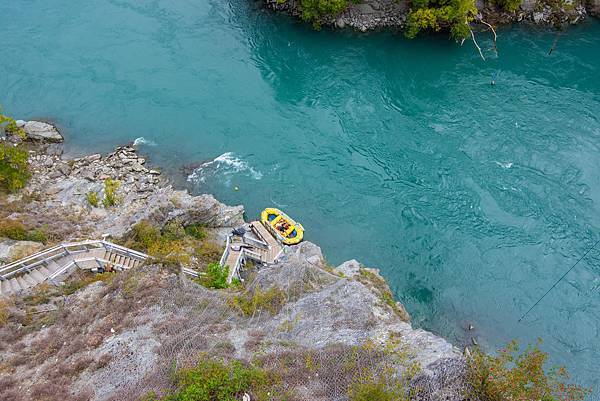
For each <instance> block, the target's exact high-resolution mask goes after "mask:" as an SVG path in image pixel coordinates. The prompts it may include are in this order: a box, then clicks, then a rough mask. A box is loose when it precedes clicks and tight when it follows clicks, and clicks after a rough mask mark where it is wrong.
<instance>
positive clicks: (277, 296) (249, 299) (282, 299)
mask: <svg viewBox="0 0 600 401" xmlns="http://www.w3.org/2000/svg"><path fill="white" fill-rule="evenodd" d="M230 302H231V305H232V306H233V307H234V308H237V309H239V310H240V311H241V312H242V313H243V314H244V315H246V316H253V315H254V314H255V313H256V312H258V311H261V310H266V311H267V312H269V313H270V314H271V315H275V314H277V313H279V311H280V310H281V308H283V305H285V303H286V302H287V298H286V296H285V293H284V292H283V291H282V290H281V289H279V288H277V287H271V288H269V289H268V290H266V291H263V290H262V289H261V288H260V287H257V288H256V289H255V290H254V292H253V293H250V292H248V293H245V294H243V295H237V296H235V297H234V298H233V299H232V300H231V301H230Z"/></svg>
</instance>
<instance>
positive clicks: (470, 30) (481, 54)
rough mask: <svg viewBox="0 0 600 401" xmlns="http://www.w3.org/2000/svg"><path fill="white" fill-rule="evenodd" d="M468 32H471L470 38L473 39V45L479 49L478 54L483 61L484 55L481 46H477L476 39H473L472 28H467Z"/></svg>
mask: <svg viewBox="0 0 600 401" xmlns="http://www.w3.org/2000/svg"><path fill="white" fill-rule="evenodd" d="M469 32H471V39H473V43H474V44H475V47H476V48H477V50H479V55H480V56H481V58H482V60H483V61H485V57H483V53H482V52H481V47H479V45H478V44H477V41H476V40H475V34H474V33H473V30H472V29H471V28H469Z"/></svg>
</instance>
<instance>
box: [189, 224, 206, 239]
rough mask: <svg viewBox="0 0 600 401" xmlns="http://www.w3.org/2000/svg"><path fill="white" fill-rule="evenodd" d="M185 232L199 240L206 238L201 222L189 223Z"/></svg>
mask: <svg viewBox="0 0 600 401" xmlns="http://www.w3.org/2000/svg"><path fill="white" fill-rule="evenodd" d="M185 233H186V234H187V235H189V236H190V237H193V238H196V239H197V240H200V241H202V240H203V239H205V238H206V228H204V226H203V225H202V224H190V225H189V226H187V227H186V228H185Z"/></svg>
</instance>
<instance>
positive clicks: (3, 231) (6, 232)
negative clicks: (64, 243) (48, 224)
mask: <svg viewBox="0 0 600 401" xmlns="http://www.w3.org/2000/svg"><path fill="white" fill-rule="evenodd" d="M0 237H5V238H9V239H14V240H16V241H35V242H42V243H46V242H47V241H48V238H47V237H46V232H45V230H44V229H41V228H37V229H34V230H28V229H27V228H26V227H25V226H24V225H23V223H21V222H20V221H18V220H11V219H5V220H2V221H0Z"/></svg>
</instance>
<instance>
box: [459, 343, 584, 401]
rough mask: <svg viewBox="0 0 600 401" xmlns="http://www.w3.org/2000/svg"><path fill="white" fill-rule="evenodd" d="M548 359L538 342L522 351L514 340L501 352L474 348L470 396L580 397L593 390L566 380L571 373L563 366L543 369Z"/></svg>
mask: <svg viewBox="0 0 600 401" xmlns="http://www.w3.org/2000/svg"><path fill="white" fill-rule="evenodd" d="M547 361H548V354H546V353H545V352H542V351H541V350H540V349H539V347H538V346H537V345H536V346H535V347H534V346H528V347H527V348H525V350H523V351H522V352H521V350H520V348H519V345H518V344H517V342H515V341H513V342H511V343H510V344H509V345H508V346H507V347H506V348H505V349H502V350H500V351H499V352H498V355H487V354H485V353H483V352H482V351H480V350H479V349H475V350H474V351H473V353H472V355H471V357H470V358H469V359H468V364H467V381H468V383H469V384H470V394H469V396H470V397H472V398H473V399H479V400H481V401H505V400H541V401H554V400H564V401H580V400H583V399H584V398H585V397H586V395H587V394H589V393H590V390H588V389H584V388H582V387H580V386H577V385H574V384H566V383H565V381H566V380H568V378H569V375H568V373H567V371H566V370H565V369H564V368H553V369H544V365H545V364H546V362H547Z"/></svg>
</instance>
